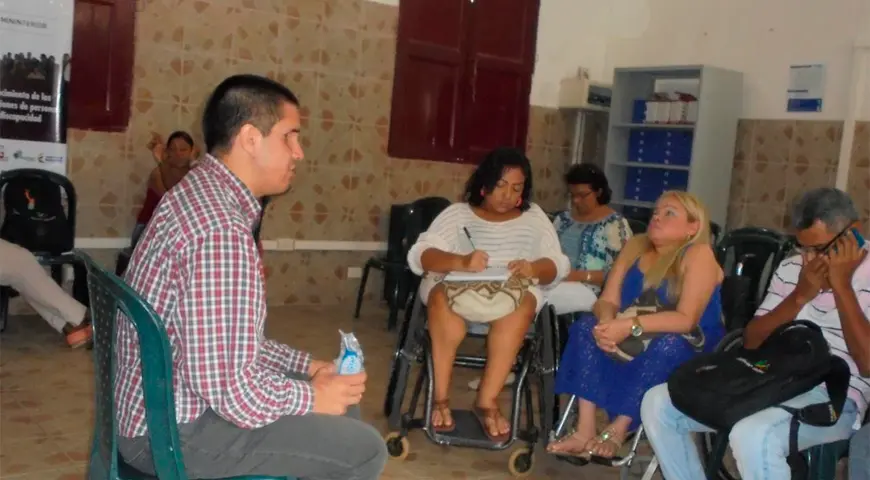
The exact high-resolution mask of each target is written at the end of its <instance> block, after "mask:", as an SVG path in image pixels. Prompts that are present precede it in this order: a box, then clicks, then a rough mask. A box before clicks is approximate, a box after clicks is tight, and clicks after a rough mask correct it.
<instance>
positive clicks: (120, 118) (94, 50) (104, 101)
mask: <svg viewBox="0 0 870 480" xmlns="http://www.w3.org/2000/svg"><path fill="white" fill-rule="evenodd" d="M135 16H136V11H135V2H133V1H132V0H76V2H75V19H74V21H73V40H72V61H71V63H70V80H69V83H70V85H69V98H68V99H67V102H68V104H67V105H68V108H69V126H70V127H72V128H82V129H93V130H102V131H124V130H126V128H127V123H128V121H129V119H130V95H131V94H132V85H133V51H134V45H133V32H134V28H135Z"/></svg>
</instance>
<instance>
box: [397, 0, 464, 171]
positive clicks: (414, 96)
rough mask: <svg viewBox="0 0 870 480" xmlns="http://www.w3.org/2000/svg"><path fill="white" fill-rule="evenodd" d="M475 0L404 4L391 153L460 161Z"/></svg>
mask: <svg viewBox="0 0 870 480" xmlns="http://www.w3.org/2000/svg"><path fill="white" fill-rule="evenodd" d="M471 5H472V4H471V3H470V0H402V1H401V2H400V3H399V31H398V38H397V44H396V72H395V77H394V80H393V101H392V102H393V103H392V112H391V120H390V141H389V147H388V152H389V154H390V155H391V156H394V157H403V158H425V159H430V160H442V161H457V160H460V159H459V158H457V147H458V138H457V134H458V132H457V130H458V129H459V128H460V125H461V119H462V115H461V104H462V87H463V84H464V82H463V79H464V70H465V65H466V58H467V55H466V49H465V47H466V42H465V33H466V26H467V16H468V14H469V7H470V6H471Z"/></svg>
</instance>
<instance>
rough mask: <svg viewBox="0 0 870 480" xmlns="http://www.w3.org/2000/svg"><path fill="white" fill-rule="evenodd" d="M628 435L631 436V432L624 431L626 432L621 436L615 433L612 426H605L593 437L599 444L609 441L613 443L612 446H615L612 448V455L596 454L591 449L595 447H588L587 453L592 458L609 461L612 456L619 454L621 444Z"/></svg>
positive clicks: (623, 443) (622, 444) (623, 444)
mask: <svg viewBox="0 0 870 480" xmlns="http://www.w3.org/2000/svg"><path fill="white" fill-rule="evenodd" d="M630 436H631V433H630V432H626V433H624V434H623V435H622V436H619V435H617V434H616V433H615V432H614V431H613V429H612V428H606V429H604V431H603V432H601V433H600V434H599V435H598V436H597V437H596V438H595V440H596V444H598V445H600V444H603V443H609V444H611V445H613V446H614V447H615V448H614V449H613V455H611V456H609V457H605V456H602V455H596V454H595V453H594V452H593V449H594V448H595V447H592V448H590V449H589V453H590V454H591V455H592V458H593V459H596V460H600V461H605V462H609V461H611V460H612V459H613V458H614V457H616V456H617V455H618V454H619V451H620V450H622V447H623V446H625V442H626V441H627V440H628V438H629V437H630Z"/></svg>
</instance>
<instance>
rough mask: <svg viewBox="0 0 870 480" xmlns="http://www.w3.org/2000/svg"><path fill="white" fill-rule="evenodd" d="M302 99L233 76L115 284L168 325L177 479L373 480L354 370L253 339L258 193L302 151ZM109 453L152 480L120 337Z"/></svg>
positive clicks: (136, 368)
mask: <svg viewBox="0 0 870 480" xmlns="http://www.w3.org/2000/svg"><path fill="white" fill-rule="evenodd" d="M299 131H300V119H299V102H298V100H297V99H296V97H295V96H294V95H293V93H291V92H290V90H288V89H287V88H286V87H284V86H282V85H280V84H278V83H275V82H273V81H271V80H268V79H265V78H262V77H257V76H253V75H238V76H233V77H230V78H228V79H226V80H224V82H223V83H221V84H220V85H219V86H218V87H217V89H216V90H215V92H214V93H213V94H212V97H211V98H210V99H209V101H208V104H207V105H206V108H205V113H204V115H203V133H204V136H205V143H206V148H207V150H208V155H206V156H205V158H204V159H203V160H202V161H201V162H200V163H199V164H198V165H197V166H196V167H195V168H194V169H193V170H192V171H191V172H190V173H189V174H188V175H187V176H186V177H185V178H184V179H183V180H182V181H181V182H180V183H179V184H178V185H176V186H175V187H174V188H173V189H172V190H170V191H169V192H168V193H167V194H166V195H165V196H164V197H163V199H162V200H161V202H160V204H159V205H158V207H157V210H156V211H155V213H154V216H153V217H152V219H151V221H150V222H149V223H148V226H147V227H146V229H145V231H144V232H143V234H142V239H141V240H140V241H139V243H138V245H137V246H136V249H135V252H134V253H133V257H132V258H131V260H130V267H129V268H128V270H127V274H126V280H127V282H128V283H129V284H130V286H131V287H132V288H133V289H134V290H136V291H137V292H139V294H141V295H142V296H143V297H144V298H145V299H146V300H147V301H148V302H149V303H150V304H151V305H152V306H153V307H154V309H155V311H156V312H157V313H158V314H159V315H160V317H161V318H163V320H164V321H165V325H166V331H167V334H168V335H169V342H170V344H171V345H172V354H173V355H172V356H173V364H174V372H173V373H174V377H173V378H174V391H175V410H176V417H177V421H178V424H179V425H178V427H179V433H180V435H181V444H182V453H183V455H184V460H185V464H186V467H187V473H188V476H190V477H191V478H225V477H235V476H242V475H269V476H281V477H283V476H290V477H299V478H312V479H360V480H369V479H376V478H378V477H379V476H380V473H381V471H382V469H383V466H384V462H385V459H386V448H385V446H384V442H383V441H382V440H381V437H380V435H379V434H378V432H377V431H376V430H375V429H374V428H372V427H371V426H369V425H367V424H365V423H363V422H361V421H360V420H359V408H358V406H357V405H358V403H359V401H360V399H361V398H362V394H363V391H364V390H365V380H366V377H365V374H364V373H363V374H359V375H347V376H340V375H336V372H335V367H334V366H333V365H332V363H331V362H321V361H317V360H313V359H312V358H311V356H310V355H309V354H307V353H304V352H301V351H298V350H294V349H292V348H290V347H288V346H286V345H283V344H280V343H278V342H275V341H273V340H269V339H267V338H265V337H264V335H263V326H264V323H265V320H266V301H265V295H264V287H263V278H262V276H261V273H260V271H261V270H260V269H261V267H262V263H261V259H260V254H259V252H258V250H257V245H256V243H255V240H254V238H253V236H252V234H251V230H252V228H253V227H254V225H255V224H256V222H257V220H258V218H259V215H260V211H261V208H262V207H261V205H260V203H259V201H258V199H259V198H262V197H264V196H266V195H280V194H282V193H284V192H286V191H287V189H288V188H289V186H290V181H291V180H292V179H293V176H294V170H295V168H296V167H295V165H296V162H297V161H300V160H302V158H303V153H302V148H301V147H300V145H299ZM117 355H118V357H117V381H116V386H115V401H116V404H117V407H118V419H117V420H118V432H119V434H120V439H119V442H118V448H119V450H120V452H121V455H122V456H123V457H124V459H125V460H126V461H127V463H129V464H130V465H131V466H133V467H135V468H137V469H139V470H141V471H144V472H146V473H149V474H153V473H154V467H153V461H152V456H151V449H150V445H149V442H148V431H147V426H146V424H145V405H144V401H143V396H142V388H141V387H142V376H141V362H140V355H141V352H140V351H139V344H138V339H137V336H136V331H135V328H134V327H133V326H132V324H131V323H130V322H129V321H128V320H127V319H126V318H121V319H120V321H119V324H118V334H117Z"/></svg>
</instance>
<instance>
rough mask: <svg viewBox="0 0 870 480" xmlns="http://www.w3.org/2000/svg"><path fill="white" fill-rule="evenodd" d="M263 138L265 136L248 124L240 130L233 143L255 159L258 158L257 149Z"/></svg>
mask: <svg viewBox="0 0 870 480" xmlns="http://www.w3.org/2000/svg"><path fill="white" fill-rule="evenodd" d="M262 138H263V134H262V133H260V130H259V129H257V127H255V126H253V125H251V124H250V123H246V124H244V125H242V128H240V129H239V133H238V134H237V135H236V139H235V140H234V142H233V143H234V144H235V145H236V146H238V147H239V148H241V149H242V150H244V151H245V152H247V153H248V155H251V156H252V157H253V156H256V153H257V147H258V145H259V143H260V140H261V139H262Z"/></svg>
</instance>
